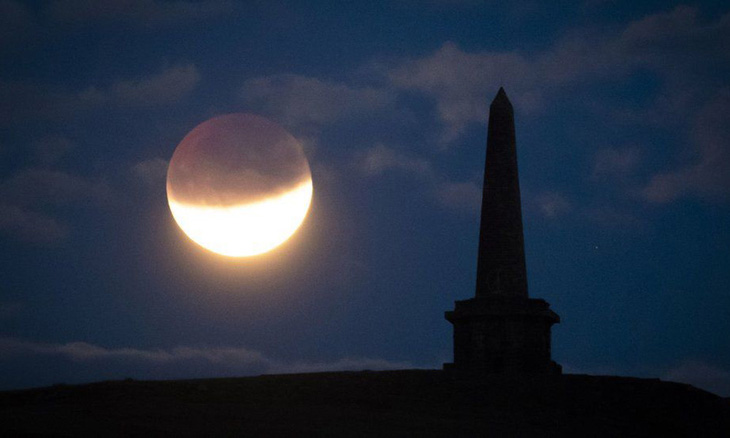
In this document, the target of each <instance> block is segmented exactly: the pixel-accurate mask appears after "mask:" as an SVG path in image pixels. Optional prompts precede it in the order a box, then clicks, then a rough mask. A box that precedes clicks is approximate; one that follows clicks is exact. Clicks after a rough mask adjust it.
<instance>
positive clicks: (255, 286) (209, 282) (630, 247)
mask: <svg viewBox="0 0 730 438" xmlns="http://www.w3.org/2000/svg"><path fill="white" fill-rule="evenodd" d="M345 3H348V4H347V5H345ZM723 3H725V2H714V3H713V2H694V3H691V4H684V3H680V2H673V1H664V0H662V1H645V2H637V1H625V2H621V1H601V0H587V1H585V2H561V1H556V2H537V1H535V2H497V1H494V2H492V1H484V2H482V1H468V0H465V1H458V0H452V1H447V0H443V1H437V0H434V1H417V0H393V1H368V2H334V1H333V2H298V1H291V2H287V1H276V0H273V1H268V0H267V1H245V2H240V3H239V2H234V1H227V0H207V1H202V2H189V1H160V0H101V1H94V2H91V1H83V0H57V1H46V2H28V3H22V2H18V1H14V0H0V248H1V249H2V252H0V389H10V388H23V387H31V386H40V385H50V384H55V383H62V382H63V383H76V382H87V381H95V380H102V379H123V378H127V377H131V378H135V379H165V378H188V377H213V376H238V375H255V374H261V373H285V372H304V371H321V370H360V369H392V368H439V367H441V364H442V363H443V362H450V361H451V360H452V341H451V336H452V327H451V325H450V324H449V323H448V322H447V321H446V320H445V319H444V315H443V313H444V311H446V310H450V309H453V304H454V300H460V299H467V298H471V297H472V296H473V295H474V290H475V281H476V255H477V243H478V242H477V239H478V233H479V231H478V230H479V205H480V197H481V179H482V172H483V166H484V155H485V141H486V121H487V117H488V108H489V103H490V101H491V99H492V98H493V97H494V95H495V94H496V92H497V90H498V89H499V87H500V86H504V88H505V90H506V91H507V94H508V95H509V97H510V99H511V100H512V103H513V105H514V107H515V117H516V128H517V149H518V156H519V167H520V183H521V188H522V207H523V216H524V232H525V246H526V248H525V249H526V257H527V270H528V281H529V291H530V295H531V296H532V297H536V298H544V299H546V300H547V301H548V302H550V304H551V306H552V308H553V309H554V310H555V311H556V312H557V313H558V314H559V315H560V316H561V318H562V322H561V323H560V324H559V325H556V326H554V327H553V357H554V359H555V360H556V361H557V362H558V363H561V364H562V365H563V367H564V369H565V371H566V372H569V373H589V374H617V375H633V376H642V377H660V378H662V379H668V380H677V381H683V382H689V383H692V384H695V385H697V386H699V387H702V388H705V389H709V390H711V391H714V392H716V393H718V394H721V395H725V396H730V287H729V285H730V226H729V225H730V79H728V78H730V50H728V48H730V7H729V6H728V5H727V4H726V3H725V4H723ZM305 4H306V6H305ZM233 112H248V113H254V114H258V115H262V116H265V117H267V118H269V119H271V120H273V121H275V122H277V123H279V124H280V125H281V126H283V127H285V128H286V129H287V130H288V131H289V132H291V133H292V134H293V135H294V136H295V137H296V138H297V139H298V140H299V141H300V142H302V144H303V145H304V149H305V153H306V155H307V158H308V160H309V163H310V165H311V169H312V177H313V180H314V199H313V203H312V206H311V209H310V213H309V216H308V217H307V219H306V220H305V223H304V224H303V226H302V228H300V230H299V232H298V233H297V234H295V236H294V237H293V238H292V239H290V240H289V241H288V242H286V243H285V244H284V245H282V246H281V247H279V248H277V249H275V250H273V251H272V252H270V253H267V254H265V255H263V256H260V257H254V258H243V259H232V258H226V257H223V256H218V255H215V254H214V253H211V252H209V251H206V250H204V249H202V248H201V247H199V246H198V245H196V244H195V243H193V242H192V241H191V240H190V239H188V238H187V237H186V236H185V235H184V234H183V232H182V231H181V230H180V229H179V228H178V227H177V225H176V224H175V222H174V219H173V218H172V215H171V213H170V210H169V207H168V204H167V198H166V193H165V175H166V170H167V162H168V160H169V159H170V157H171V156H172V153H173V151H174V149H175V147H176V145H177V144H178V143H179V142H180V141H181V140H182V138H183V137H184V136H185V135H186V134H187V133H188V132H189V131H190V130H191V129H193V128H194V127H195V126H196V125H198V124H199V123H201V122H203V121H205V120H207V119H209V118H211V117H214V116H216V115H221V114H226V113H233Z"/></svg>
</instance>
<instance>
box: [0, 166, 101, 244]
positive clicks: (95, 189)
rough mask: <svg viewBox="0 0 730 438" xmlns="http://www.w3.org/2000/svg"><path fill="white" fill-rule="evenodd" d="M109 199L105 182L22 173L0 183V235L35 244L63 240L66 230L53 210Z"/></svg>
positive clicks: (53, 173) (52, 172)
mask: <svg viewBox="0 0 730 438" xmlns="http://www.w3.org/2000/svg"><path fill="white" fill-rule="evenodd" d="M110 199H111V191H110V188H109V186H108V185H107V184H106V183H104V182H100V181H93V180H89V179H86V178H82V177H79V176H76V175H72V174H69V173H65V172H61V171H56V170H48V169H37V168H31V169H23V170H20V171H18V172H16V173H15V174H13V175H12V176H10V177H8V178H7V179H5V180H4V181H0V233H3V234H6V235H9V236H12V237H14V238H16V239H19V240H22V241H28V242H34V243H49V242H54V241H58V240H61V239H63V238H64V237H66V235H67V234H68V231H69V227H68V225H66V224H65V223H64V222H63V221H62V220H60V219H58V218H57V217H56V215H55V214H54V213H53V212H54V210H56V209H57V208H58V207H63V206H66V205H70V204H79V203H85V202H94V203H106V202H109V201H110Z"/></svg>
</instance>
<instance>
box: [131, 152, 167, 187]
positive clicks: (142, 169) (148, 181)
mask: <svg viewBox="0 0 730 438" xmlns="http://www.w3.org/2000/svg"><path fill="white" fill-rule="evenodd" d="M168 164H169V163H168V161H167V160H163V159H162V158H151V159H148V160H143V161H140V162H138V163H136V164H135V165H133V166H132V168H131V169H130V172H131V174H132V177H133V178H134V179H135V180H136V181H139V182H140V183H142V185H144V186H146V187H156V186H159V187H164V186H165V179H166V177H167V166H168Z"/></svg>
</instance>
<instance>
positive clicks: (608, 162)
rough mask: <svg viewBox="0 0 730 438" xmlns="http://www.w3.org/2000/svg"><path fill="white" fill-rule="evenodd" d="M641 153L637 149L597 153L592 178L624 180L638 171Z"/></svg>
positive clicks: (619, 149)
mask: <svg viewBox="0 0 730 438" xmlns="http://www.w3.org/2000/svg"><path fill="white" fill-rule="evenodd" d="M640 161H641V153H640V151H639V149H638V148H636V147H625V148H605V149H601V150H599V151H598V152H596V154H595V156H594V161H593V171H592V173H591V177H592V178H593V179H597V180H603V179H610V180H615V179H622V178H625V177H626V176H627V175H630V174H631V173H633V172H634V171H635V170H636V166H637V165H638V164H639V162H640Z"/></svg>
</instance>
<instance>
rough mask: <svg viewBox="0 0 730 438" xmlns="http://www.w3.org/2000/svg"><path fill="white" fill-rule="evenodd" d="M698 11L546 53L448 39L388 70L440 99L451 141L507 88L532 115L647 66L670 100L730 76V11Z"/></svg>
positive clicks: (397, 80) (572, 41)
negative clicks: (706, 16)
mask: <svg viewBox="0 0 730 438" xmlns="http://www.w3.org/2000/svg"><path fill="white" fill-rule="evenodd" d="M697 16H698V14H697V10H696V9H695V8H690V7H686V6H680V7H677V8H675V9H674V10H672V11H670V12H664V13H659V14H654V15H650V16H647V17H644V18H643V19H640V20H636V21H634V22H631V23H630V24H628V25H627V26H626V27H625V28H624V29H622V30H620V31H618V32H616V31H615V30H612V29H603V30H600V29H598V30H593V31H588V30H587V29H581V30H577V31H573V32H572V33H570V34H568V35H567V36H566V37H564V38H562V39H561V40H559V41H557V42H556V43H555V44H553V45H552V46H550V47H548V48H547V49H546V50H544V51H541V52H535V53H529V54H528V53H522V52H519V51H481V52H467V51H465V50H462V49H461V48H460V47H459V46H457V45H456V44H455V43H454V42H446V43H444V44H443V45H442V46H441V47H440V48H439V49H438V50H436V51H435V52H433V53H432V54H429V55H427V56H425V57H421V58H412V59H407V60H404V61H401V62H398V63H395V64H394V65H392V66H391V67H390V69H389V70H388V72H387V75H388V77H389V79H390V81H391V84H392V85H393V86H394V87H395V88H396V89H397V90H403V91H410V92H418V93H422V94H424V95H426V96H429V97H431V98H432V99H433V100H434V101H435V104H436V108H437V111H438V115H439V119H440V121H441V122H442V124H443V125H444V134H443V138H442V141H443V142H444V143H445V144H448V143H450V142H452V141H453V140H455V139H456V138H458V136H459V135H460V134H461V133H462V132H463V131H464V129H465V128H466V126H468V125H469V124H470V123H484V121H485V116H486V114H487V113H488V105H489V99H490V98H491V96H492V95H493V94H494V93H495V92H496V89H497V88H498V86H499V85H504V86H505V88H506V89H507V90H508V93H509V95H510V99H511V100H512V101H513V104H514V105H515V108H516V109H517V110H519V111H521V112H523V113H531V112H535V111H539V110H541V109H542V108H544V107H545V106H546V103H547V101H548V100H549V99H552V98H554V97H555V96H558V95H559V93H560V92H563V91H565V90H566V89H567V87H571V88H575V87H576V86H577V85H579V84H581V83H582V82H586V81H596V80H610V81H615V80H617V79H618V78H621V77H623V76H626V75H628V74H631V73H633V72H636V71H638V70H639V69H648V70H649V71H652V72H653V73H655V74H657V75H658V76H659V77H660V78H662V82H664V83H667V84H670V85H671V88H668V89H667V90H668V92H666V93H660V95H661V96H664V97H663V100H666V99H667V98H671V97H672V96H674V95H676V94H677V91H676V90H682V89H684V88H687V87H688V88H691V89H695V88H696V87H695V86H694V85H693V81H695V82H696V80H697V78H698V77H704V82H707V83H713V81H712V80H711V79H710V78H708V77H707V76H708V75H713V74H714V75H717V76H719V77H722V76H723V75H722V73H721V72H724V73H730V55H729V54H728V51H727V50H726V47H728V45H730V14H728V15H725V16H723V17H721V18H720V19H719V20H717V21H714V22H709V23H704V22H700V21H699V20H698V18H697ZM718 68H719V69H718ZM718 72H720V73H719V74H718ZM725 76H726V75H725ZM714 82H717V78H715V81H714ZM680 94H682V93H680ZM685 94H686V93H685ZM674 100H675V102H674V103H675V105H672V106H675V107H676V110H677V111H678V112H681V111H686V110H687V108H686V107H683V106H682V104H684V103H686V101H687V96H686V95H685V96H684V97H683V98H682V99H674ZM660 103H661V102H659V101H658V102H657V104H656V105H655V107H654V111H656V112H663V113H666V111H667V107H666V105H665V104H666V102H664V103H665V104H660ZM641 118H642V119H646V118H647V114H644V113H642V114H641ZM654 118H655V119H661V117H654Z"/></svg>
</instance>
